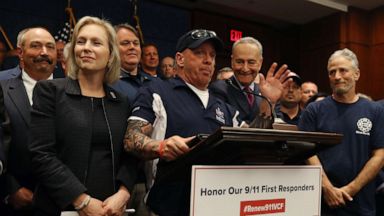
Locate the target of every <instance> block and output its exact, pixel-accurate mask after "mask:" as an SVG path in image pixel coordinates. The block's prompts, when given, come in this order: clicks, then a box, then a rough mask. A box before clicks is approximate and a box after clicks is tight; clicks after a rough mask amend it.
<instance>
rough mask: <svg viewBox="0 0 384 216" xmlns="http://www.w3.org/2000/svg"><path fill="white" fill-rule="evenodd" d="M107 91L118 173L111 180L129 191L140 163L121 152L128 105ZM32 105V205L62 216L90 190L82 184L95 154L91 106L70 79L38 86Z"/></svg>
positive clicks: (114, 159)
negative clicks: (35, 178) (90, 160)
mask: <svg viewBox="0 0 384 216" xmlns="http://www.w3.org/2000/svg"><path fill="white" fill-rule="evenodd" d="M104 89H105V93H106V97H105V99H104V100H103V101H104V104H105V105H104V107H105V108H104V111H105V116H106V120H107V122H108V124H107V125H108V127H109V130H108V133H109V135H110V137H111V139H110V140H111V141H110V142H111V144H110V145H111V148H112V149H111V153H112V154H113V157H112V159H113V160H112V161H113V163H114V164H115V170H114V172H115V173H116V175H115V179H113V181H115V182H117V185H119V184H120V185H121V184H122V185H124V186H126V187H127V188H128V189H131V188H132V187H133V184H134V182H135V180H136V175H137V173H136V172H137V170H136V168H137V163H136V162H137V161H136V159H135V158H134V157H132V156H129V155H128V153H125V152H124V149H123V138H124V134H125V130H126V126H127V118H128V115H129V104H128V102H127V100H126V98H125V97H122V96H120V94H119V93H118V92H116V91H115V90H113V89H112V88H110V87H109V86H105V87H104ZM33 101H34V103H33V109H32V112H31V142H30V144H29V149H30V152H31V157H32V164H33V168H34V174H35V175H36V177H37V179H38V185H37V187H36V191H35V196H34V201H35V205H36V208H37V211H44V212H45V213H46V214H47V215H58V214H59V213H60V211H61V210H63V209H66V208H67V207H69V206H70V204H71V203H72V201H73V200H74V199H75V198H76V197H77V196H79V195H80V194H81V193H84V192H86V190H87V189H86V185H84V182H85V180H86V177H87V170H88V166H89V165H88V162H89V156H90V150H91V140H92V119H93V118H92V108H93V106H92V102H91V100H90V98H89V97H85V96H82V95H81V90H80V86H79V83H78V81H77V80H72V79H70V78H65V79H54V80H44V81H40V82H38V83H37V84H36V87H35V90H34V95H33ZM110 178H111V180H112V178H113V177H112V176H111V177H110ZM116 189H118V188H116Z"/></svg>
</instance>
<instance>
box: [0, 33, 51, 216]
mask: <svg viewBox="0 0 384 216" xmlns="http://www.w3.org/2000/svg"><path fill="white" fill-rule="evenodd" d="M17 49H19V58H20V62H22V66H23V68H22V71H21V73H20V74H19V75H17V76H16V77H15V78H10V79H7V80H2V81H0V83H1V87H2V89H3V92H4V103H5V107H6V109H7V111H8V113H9V117H10V121H11V127H12V128H11V143H10V149H9V155H8V167H7V173H6V174H5V176H4V181H5V182H4V183H2V184H5V185H6V187H5V189H6V190H5V191H2V193H1V196H2V200H3V201H4V202H2V203H1V204H0V205H1V206H2V207H1V208H2V212H1V213H2V214H1V215H16V216H17V215H33V206H32V198H33V191H34V188H35V180H34V178H33V175H32V170H31V166H30V164H31V163H30V158H29V152H28V141H29V134H28V133H29V124H30V110H31V105H32V103H33V101H32V93H33V88H34V87H35V84H36V82H37V81H39V80H46V79H52V78H53V76H52V73H53V70H54V68H55V65H56V58H57V53H56V45H55V40H54V38H53V37H52V35H51V34H50V33H49V32H48V30H46V29H45V28H42V27H34V28H28V29H25V30H23V34H21V35H20V46H18V48H17ZM10 75H12V74H10ZM12 76H13V75H12Z"/></svg>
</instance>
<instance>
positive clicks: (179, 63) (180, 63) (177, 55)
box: [175, 52, 184, 67]
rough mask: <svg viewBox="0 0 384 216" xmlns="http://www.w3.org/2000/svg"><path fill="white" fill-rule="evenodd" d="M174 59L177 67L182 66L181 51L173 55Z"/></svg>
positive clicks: (182, 57)
mask: <svg viewBox="0 0 384 216" xmlns="http://www.w3.org/2000/svg"><path fill="white" fill-rule="evenodd" d="M175 61H176V64H177V66H178V67H184V55H183V53H181V52H177V53H176V55H175Z"/></svg>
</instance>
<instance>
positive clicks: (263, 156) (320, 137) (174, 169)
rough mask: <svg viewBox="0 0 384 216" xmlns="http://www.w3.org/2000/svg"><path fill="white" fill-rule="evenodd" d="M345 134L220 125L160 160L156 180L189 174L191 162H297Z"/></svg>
mask: <svg viewBox="0 0 384 216" xmlns="http://www.w3.org/2000/svg"><path fill="white" fill-rule="evenodd" d="M341 140H342V135H341V134H335V133H319V132H303V131H289V130H274V129H257V128H232V127H221V128H220V129H218V130H217V131H216V132H215V133H213V134H211V135H209V136H207V137H206V138H205V139H203V140H201V141H200V142H199V143H197V144H196V145H195V146H194V147H192V149H191V151H190V152H189V153H188V154H186V155H184V156H182V157H180V158H178V159H177V160H175V161H172V162H166V163H160V164H159V166H161V169H160V170H161V171H160V170H158V171H160V172H158V173H157V181H158V182H161V181H168V180H170V179H173V180H175V178H176V179H179V178H180V179H185V178H187V179H188V177H190V173H191V169H190V168H191V166H192V165H294V164H300V163H301V164H302V163H303V161H304V160H305V159H307V158H309V157H310V156H313V155H315V154H316V153H317V152H319V151H321V150H322V149H325V148H329V147H332V146H334V145H336V144H338V143H341Z"/></svg>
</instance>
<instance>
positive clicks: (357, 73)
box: [353, 69, 360, 81]
mask: <svg viewBox="0 0 384 216" xmlns="http://www.w3.org/2000/svg"><path fill="white" fill-rule="evenodd" d="M353 76H354V78H355V81H358V80H359V78H360V69H357V70H356V71H355V72H354V73H353Z"/></svg>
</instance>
